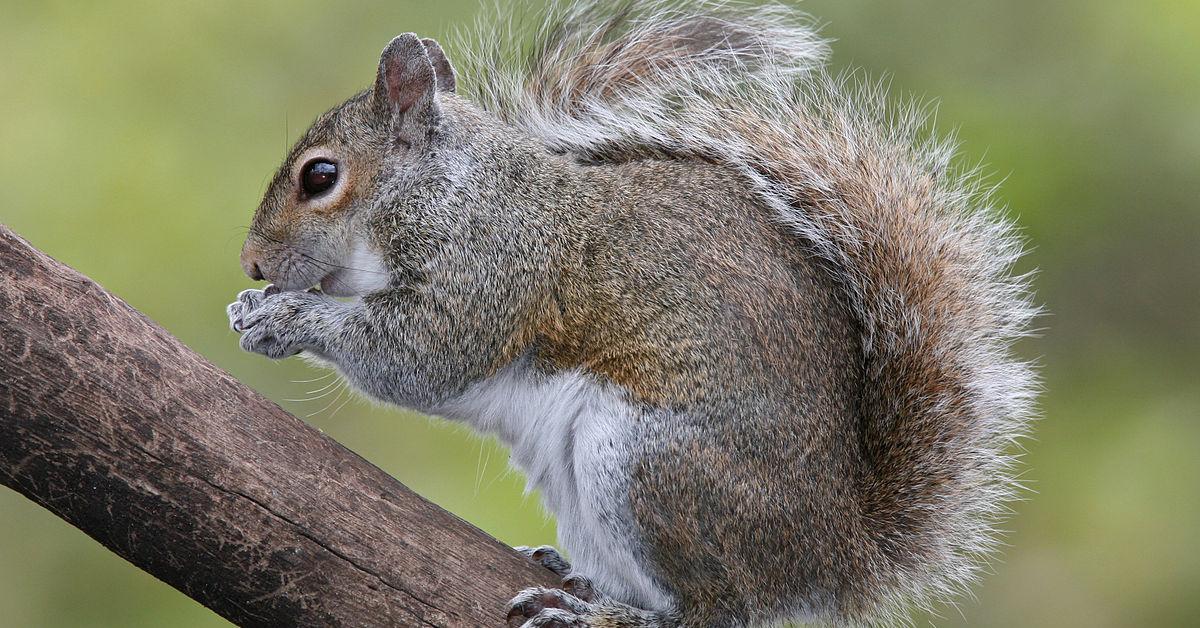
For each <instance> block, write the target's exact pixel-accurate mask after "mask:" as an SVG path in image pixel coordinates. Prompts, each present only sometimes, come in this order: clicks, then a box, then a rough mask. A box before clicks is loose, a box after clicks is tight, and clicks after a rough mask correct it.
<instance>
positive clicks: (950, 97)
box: [0, 0, 1200, 627]
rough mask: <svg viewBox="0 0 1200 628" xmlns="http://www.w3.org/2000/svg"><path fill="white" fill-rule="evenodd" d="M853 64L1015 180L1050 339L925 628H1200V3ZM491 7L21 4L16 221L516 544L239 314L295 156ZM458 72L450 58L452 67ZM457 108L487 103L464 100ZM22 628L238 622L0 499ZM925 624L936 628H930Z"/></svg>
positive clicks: (484, 457) (4, 57)
mask: <svg viewBox="0 0 1200 628" xmlns="http://www.w3.org/2000/svg"><path fill="white" fill-rule="evenodd" d="M803 8H804V9H805V10H807V11H809V12H811V13H812V14H813V15H815V16H817V17H818V18H819V19H820V20H821V21H822V22H823V23H824V24H825V25H826V26H825V28H824V33H825V34H826V35H827V36H830V37H833V38H836V39H837V40H838V41H837V42H836V43H835V45H834V63H835V65H837V66H839V67H861V68H864V69H865V71H866V72H867V73H868V74H870V75H881V74H885V73H886V74H887V75H888V76H889V77H890V81H891V84H892V85H893V87H894V89H895V91H896V92H897V93H911V94H915V95H916V96H917V97H920V98H932V97H936V99H937V101H938V102H939V103H940V105H939V114H938V118H939V121H940V124H939V127H940V128H941V130H942V131H951V130H954V131H956V132H957V135H958V137H959V138H960V140H961V141H962V144H963V163H965V164H968V165H972V164H975V163H983V164H985V166H986V169H987V170H988V171H990V172H993V173H996V178H995V180H996V181H997V182H999V181H1000V180H1001V179H1003V182H1002V186H1001V189H1000V193H999V197H1000V198H1001V199H1002V200H1004V201H1005V202H1006V203H1007V204H1008V205H1009V207H1010V208H1011V210H1012V212H1013V215H1014V216H1015V217H1016V218H1017V220H1018V221H1019V223H1020V224H1021V225H1022V226H1023V227H1024V229H1025V231H1026V233H1027V235H1028V237H1029V240H1030V242H1031V248H1032V252H1031V254H1030V255H1029V257H1028V258H1027V260H1026V262H1025V267H1026V268H1029V269H1032V268H1034V267H1036V268H1039V269H1040V271H1039V274H1038V277H1037V286H1038V292H1039V298H1040V300H1041V301H1042V302H1043V303H1044V304H1045V305H1046V307H1047V310H1048V312H1049V314H1048V315H1047V316H1046V317H1044V318H1043V319H1042V321H1041V324H1042V325H1043V326H1044V327H1045V328H1046V331H1045V333H1044V336H1043V337H1042V338H1040V339H1036V340H1031V341H1029V342H1026V343H1023V344H1022V345H1021V346H1020V347H1019V349H1020V350H1021V351H1022V353H1024V354H1025V355H1028V356H1029V357H1031V358H1037V359H1039V361H1040V362H1041V363H1042V364H1043V365H1044V375H1045V388H1046V394H1045V396H1044V410H1045V419H1044V420H1043V421H1042V422H1041V423H1039V425H1038V426H1037V429H1036V433H1035V437H1034V438H1033V439H1032V440H1030V441H1028V442H1027V443H1026V447H1027V449H1028V453H1027V455H1026V457H1025V460H1026V463H1027V464H1026V472H1025V481H1026V483H1027V484H1028V485H1029V487H1030V488H1031V489H1032V490H1031V491H1030V492H1029V493H1028V494H1027V500H1025V501H1023V502H1021V503H1018V504H1016V505H1015V507H1014V508H1015V511H1016V512H1015V517H1014V518H1013V519H1012V521H1011V522H1010V524H1009V526H1008V527H1009V528H1010V529H1011V530H1012V534H1011V535H1010V536H1009V537H1008V541H1009V543H1010V544H1011V547H1010V548H1009V549H1008V551H1006V552H1005V554H1004V556H1003V558H1002V559H1001V560H999V561H997V562H996V563H995V565H994V569H993V571H994V573H993V574H992V575H990V576H989V577H988V578H987V579H986V581H985V582H984V584H983V585H982V586H980V587H979V588H978V589H977V599H965V600H961V601H960V602H959V604H958V607H957V608H952V607H950V608H945V609H942V611H941V613H940V616H937V617H931V618H930V619H929V621H932V622H934V623H936V624H937V625H945V626H949V625H957V624H960V623H962V624H971V625H981V626H1175V625H1185V624H1191V623H1193V622H1194V621H1195V619H1194V618H1195V617H1196V616H1197V615H1200V551H1197V549H1196V547H1195V545H1196V541H1197V530H1200V499H1197V493H1196V490H1197V489H1196V486H1197V480H1198V479H1200V457H1198V456H1197V454H1196V448H1197V445H1200V368H1198V365H1197V355H1198V354H1200V272H1198V271H1200V253H1198V252H1197V247H1198V245H1200V203H1198V201H1197V199H1198V198H1200V177H1198V176H1197V174H1198V171H1197V162H1198V160H1197V157H1198V156H1200V63H1198V61H1200V38H1198V37H1196V34H1195V33H1196V26H1197V25H1198V24H1200V3H1197V2H1195V1H1190V0H1148V1H1147V2H1141V3H1129V2H1121V1H1118V0H1064V1H1060V2H1040V1H1034V0H1010V1H1008V2H1002V3H1001V2H989V1H985V0H969V1H963V0H917V1H911V2H904V3H894V2H889V1H887V0H869V1H867V0H864V1H853V2H852V1H845V0H843V1H836V0H810V1H809V2H807V3H805V4H804V5H803ZM478 13H479V7H478V6H477V5H476V4H475V3H474V2H465V1H456V0H455V1H451V0H443V1H442V2H439V3H436V5H434V6H433V7H432V8H431V7H430V6H429V5H427V4H426V3H415V2H397V1H395V0H388V1H379V2H363V3H328V2H316V1H313V0H304V1H300V2H281V1H274V2H263V3H241V2H230V1H228V0H219V1H210V2H195V1H190V2H177V3H176V2H173V3H160V2H150V1H149V0H142V1H135V0H128V1H127V0H120V1H116V0H114V1H110V2H102V3H83V2H37V3H35V2H17V3H14V2H13V0H0V15H2V16H3V18H2V19H0V173H2V176H3V180H4V181H5V182H6V185H5V188H4V193H3V194H2V195H0V221H2V222H4V223H5V224H8V225H9V226H11V227H12V228H14V229H15V230H17V231H18V232H19V233H21V234H23V235H24V236H25V237H26V238H28V239H29V240H30V241H31V242H32V243H33V244H34V245H36V246H38V247H40V248H42V249H43V250H45V251H47V252H49V253H50V254H52V255H54V256H55V257H57V258H58V259H60V260H62V261H63V262H66V263H68V264H70V265H72V266H74V267H75V268H77V269H79V270H81V271H82V272H84V273H86V274H88V275H90V276H91V277H92V278H94V279H96V280H97V281H99V282H100V283H101V284H103V285H104V286H106V287H107V288H109V289H110V290H112V291H113V292H115V293H116V294H118V295H120V296H122V297H123V298H125V299H126V300H128V301H129V302H130V303H132V304H133V305H134V306H136V307H138V308H139V309H141V310H142V311H143V312H145V313H147V314H148V315H149V316H151V317H152V318H154V319H155V320H157V321H158V322H160V323H161V324H162V325H163V326H165V327H166V328H167V329H169V330H171V331H172V332H173V333H174V334H175V335H177V336H178V337H179V338H180V339H182V340H183V341H184V342H185V343H187V344H188V345H190V346H192V347H194V348H195V349H197V350H198V351H200V352H201V353H203V354H205V355H206V356H207V357H208V358H210V359H212V360H213V361H215V362H216V363H218V364H220V365H222V366H223V367H225V368H226V369H228V370H229V371H231V372H232V373H233V374H234V375H235V376H237V377H238V378H239V379H241V380H242V381H244V382H246V383H247V384H249V385H251V386H253V387H255V388H257V389H259V390H261V391H263V392H265V393H266V394H267V395H268V396H270V397H271V398H273V399H276V400H278V401H279V402H280V403H282V404H283V405H284V407H286V408H288V409H289V410H291V411H292V412H294V413H296V414H298V415H299V416H302V417H303V416H307V417H308V420H310V421H311V422H312V423H313V424H315V425H317V426H319V427H320V428H321V429H323V430H325V431H326V432H328V433H329V434H330V435H332V436H333V437H335V438H337V439H338V440H340V441H341V442H343V443H345V444H346V445H347V446H349V447H350V448H351V449H353V450H355V451H357V452H359V453H360V454H362V455H363V456H365V457H366V458H368V459H370V460H372V461H374V462H375V463H376V464H379V465H380V466H382V467H383V468H384V469H386V470H387V471H388V472H390V473H392V474H393V475H395V476H396V477H398V478H400V479H401V480H402V481H404V482H405V483H406V484H408V485H410V486H412V487H413V488H414V489H416V490H417V491H419V492H420V493H422V494H423V495H425V496H427V497H429V498H430V499H432V500H433V501H435V502H437V503H439V504H441V505H443V506H445V507H446V508H448V509H449V510H451V511H453V512H455V513H457V514H459V515H460V516H462V517H463V518H465V519H467V520H468V521H471V522H473V523H474V524H476V525H478V526H479V527H481V528H483V529H484V530H486V531H488V532H490V533H491V534H493V535H496V536H498V537H499V538H500V539H502V540H503V541H505V542H508V543H512V544H537V543H543V542H552V541H553V538H554V534H553V522H552V520H551V519H550V518H549V517H548V516H546V515H545V514H544V513H543V512H542V510H541V508H540V506H539V505H538V502H537V499H536V497H535V496H524V495H523V493H522V487H523V481H522V479H521V478H520V477H519V476H518V474H516V473H513V472H511V471H508V470H507V467H506V462H505V453H504V451H503V449H502V448H500V447H497V446H496V445H495V444H494V443H493V442H492V441H490V440H483V439H480V438H478V437H476V436H473V435H471V434H470V433H469V432H468V431H467V430H466V429H463V428H459V427H455V426H451V425H447V424H445V423H442V422H437V421H432V420H429V419H425V418H422V417H418V416H414V415H410V414H406V413H404V412H399V411H396V410H393V409H387V408H381V407H373V406H371V405H370V404H368V403H365V402H362V401H359V400H350V401H349V402H348V403H346V404H345V405H344V406H343V405H342V403H343V401H346V400H347V399H348V398H349V397H348V395H347V396H342V397H340V398H335V397H332V396H330V397H325V398H322V399H319V400H313V401H290V400H293V399H304V398H307V397H311V396H314V395H312V394H310V393H309V391H313V390H315V389H319V388H320V387H321V386H323V385H325V383H327V382H328V381H329V380H320V381H316V382H303V381H301V380H312V379H314V378H318V377H320V376H321V373H319V372H317V371H314V370H312V369H309V368H307V367H305V366H304V365H303V364H302V363H300V362H299V361H297V360H290V361H286V362H284V363H272V362H269V361H267V360H265V359H262V358H258V357H255V356H250V355H246V354H243V353H241V352H240V351H239V350H238V348H237V343H236V339H235V337H234V335H233V334H232V333H231V332H228V331H226V323H225V317H224V314H223V307H224V305H225V304H226V303H227V302H228V301H230V300H231V298H232V297H233V295H234V294H235V293H236V291H237V290H240V289H242V288H244V287H246V286H247V285H249V282H248V281H247V280H246V279H245V277H243V276H242V274H241V271H240V270H239V267H238V264H237V254H238V249H239V247H240V244H241V239H242V237H243V235H244V230H245V226H246V225H247V224H248V222H249V218H250V215H251V212H252V210H253V208H254V206H255V204H256V203H257V201H258V195H259V194H260V193H261V192H262V190H263V189H264V187H265V185H266V183H267V181H268V179H269V177H270V176H271V174H272V172H273V169H274V168H275V166H276V164H277V163H278V160H280V159H281V158H282V157H283V152H284V150H285V148H286V147H287V146H288V144H289V143H290V142H291V141H292V140H293V139H294V138H295V137H296V136H297V135H298V134H299V132H300V131H301V130H302V128H303V127H304V126H305V125H306V124H307V122H308V121H309V120H311V119H312V118H313V117H314V116H315V115H316V114H318V113H319V112H320V111H322V110H323V109H325V108H327V107H329V106H331V105H333V104H334V103H335V102H337V101H338V100H340V99H341V98H343V97H345V96H347V95H349V94H351V93H352V92H353V91H354V90H356V89H358V88H360V87H361V86H363V85H366V84H368V83H369V82H370V81H371V80H372V78H373V71H374V65H375V60H376V58H377V56H376V55H377V54H378V52H379V50H380V49H381V48H382V47H383V45H384V44H385V43H386V42H387V41H388V40H389V39H390V38H391V37H392V36H393V35H395V34H396V33H398V32H401V31H406V30H412V31H417V32H420V33H422V34H424V35H430V36H435V37H439V38H441V39H443V40H445V39H447V38H448V35H449V34H450V33H451V32H452V31H453V30H454V29H455V28H456V27H457V26H461V25H467V24H469V23H470V22H471V21H472V20H473V19H474V17H475V16H476V15H477V14H478ZM455 51H456V49H455V48H454V47H453V46H450V49H449V52H450V54H451V57H452V58H453V55H454V53H455ZM462 80H467V81H469V80H470V77H463V78H462ZM0 609H3V612H4V617H3V619H2V620H0V623H3V624H5V625H12V626H82V625H88V626H158V625H163V626H167V625H169V626H181V627H183V626H215V625H222V624H223V621H222V620H221V619H220V618H218V617H216V616H215V615H214V614H212V613H210V612H208V611H207V610H206V609H204V608H202V607H200V606H199V605H197V604H195V603H194V602H191V601H190V600H188V598H186V597H184V596H183V595H181V594H179V593H177V592H175V591H174V590H173V589H171V588H170V587H168V586H166V585H164V584H162V583H160V582H158V581H156V580H154V579H153V578H152V577H150V576H148V575H146V574H144V573H142V572H140V571H139V570H137V569H136V568H134V567H132V566H130V565H129V564H127V563H125V562H124V561H122V560H120V559H118V558H116V557H115V556H114V555H112V554H110V553H108V552H107V551H106V550H104V549H103V548H102V547H100V546H99V545H97V544H96V543H95V542H93V541H91V540H90V539H88V538H87V537H85V536H84V535H83V534H81V533H79V532H78V531H76V530H75V529H73V528H71V527H70V526H68V525H66V524H65V523H62V522H61V521H59V520H57V519H56V518H54V517H53V516H51V515H49V514H48V513H46V512H45V511H43V510H41V509H40V508H38V507H36V506H34V505H33V504H31V503H30V502H28V501H26V500H25V499H24V498H22V497H20V496H19V495H17V494H15V493H13V492H11V491H8V490H3V491H0ZM925 621H926V620H925V619H921V623H925Z"/></svg>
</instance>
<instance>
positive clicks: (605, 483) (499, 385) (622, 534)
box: [435, 360, 671, 610]
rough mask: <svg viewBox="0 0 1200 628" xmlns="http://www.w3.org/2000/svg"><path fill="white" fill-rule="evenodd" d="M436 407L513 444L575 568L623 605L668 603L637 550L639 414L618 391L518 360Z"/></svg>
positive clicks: (573, 374) (572, 373)
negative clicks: (633, 504)
mask: <svg viewBox="0 0 1200 628" xmlns="http://www.w3.org/2000/svg"><path fill="white" fill-rule="evenodd" d="M435 413H436V414H439V415H442V416H445V417H447V418H451V419H457V420H461V421H464V422H467V423H470V424H472V425H474V426H475V427H476V428H477V429H479V430H480V431H482V432H487V433H491V434H496V435H497V436H499V438H500V439H501V440H502V441H504V442H505V443H506V444H507V445H508V446H509V447H510V448H511V449H512V456H511V459H512V462H513V464H514V465H516V466H517V467H519V468H520V469H521V470H522V471H524V472H525V474H526V476H527V478H528V487H529V488H530V489H533V488H537V489H539V490H540V491H541V493H542V497H543V499H544V501H545V504H546V507H547V508H548V509H549V510H550V511H551V512H553V513H554V514H555V516H556V517H557V519H558V537H559V544H560V549H562V550H565V551H566V553H567V555H568V557H569V559H570V561H571V562H572V568H573V570H574V571H575V572H576V573H579V574H580V575H583V576H587V577H588V578H591V579H592V581H593V583H594V584H595V585H596V588H597V590H599V591H601V592H602V593H604V594H606V595H609V596H611V597H613V598H615V599H617V600H620V601H623V602H626V603H628V604H632V605H635V606H638V607H641V608H646V609H653V610H665V609H666V608H668V607H669V606H670V603H671V600H670V597H669V596H668V595H667V593H666V592H665V591H663V590H662V589H661V588H659V587H658V586H657V585H655V584H654V581H653V580H652V579H651V578H650V576H649V574H648V573H647V571H646V569H645V567H644V566H643V563H642V560H640V559H639V558H638V557H637V554H636V551H637V540H636V533H635V530H634V527H635V524H634V522H633V518H632V516H631V514H630V509H629V497H628V488H629V468H630V458H631V450H630V443H629V440H630V438H631V436H632V430H633V427H634V425H636V421H637V417H638V415H639V414H640V413H641V410H640V409H639V408H638V407H636V406H635V405H633V404H631V403H629V402H628V401H627V400H626V398H625V395H623V394H622V393H621V391H620V389H619V388H617V387H616V386H615V385H614V384H610V383H604V382H601V381H599V380H598V379H596V378H594V377H592V376H590V375H588V374H586V373H584V372H582V371H578V370H576V371H570V372H565V373H558V374H554V375H550V376H545V375H542V374H540V373H538V372H536V371H535V370H533V369H531V368H530V367H529V365H528V362H527V361H526V360H518V361H517V362H515V363H514V364H512V365H510V366H508V367H505V368H504V369H503V370H501V371H500V372H498V373H497V374H496V375H494V376H493V377H491V378H489V379H487V380H485V381H482V382H479V383H477V384H475V385H473V386H472V387H471V388H470V389H468V390H467V391H466V392H465V393H464V394H463V395H462V396H460V397H459V398H457V399H455V400H453V401H452V402H449V403H446V404H444V405H443V406H442V407H440V408H438V409H437V411H436V412H435Z"/></svg>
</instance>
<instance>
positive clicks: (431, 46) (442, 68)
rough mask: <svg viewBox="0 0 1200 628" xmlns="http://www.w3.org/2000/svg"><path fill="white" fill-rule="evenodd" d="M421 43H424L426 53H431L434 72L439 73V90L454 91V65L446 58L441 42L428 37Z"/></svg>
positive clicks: (430, 58)
mask: <svg viewBox="0 0 1200 628" xmlns="http://www.w3.org/2000/svg"><path fill="white" fill-rule="evenodd" d="M421 43H422V44H424V46H425V54H428V55H429V61H430V63H432V64H433V72H434V74H436V75H437V88H438V91H439V92H452V91H454V86H455V80H454V66H452V65H450V60H449V59H447V58H446V51H444V50H442V46H441V45H440V44H438V43H437V42H436V41H434V40H432V39H429V38H428V37H426V38H425V39H422V40H421Z"/></svg>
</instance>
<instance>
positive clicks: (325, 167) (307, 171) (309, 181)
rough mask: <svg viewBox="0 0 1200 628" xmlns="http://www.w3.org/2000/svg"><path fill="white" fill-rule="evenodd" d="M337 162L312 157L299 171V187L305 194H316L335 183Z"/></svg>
mask: <svg viewBox="0 0 1200 628" xmlns="http://www.w3.org/2000/svg"><path fill="white" fill-rule="evenodd" d="M337 177H338V168H337V164H335V163H333V162H332V161H329V160H327V159H314V160H312V161H310V162H308V163H306V164H304V169H303V170H301V171H300V188H301V189H303V190H304V195H305V196H317V195H318V194H321V193H323V192H325V191H326V190H328V189H329V188H331V187H333V184H334V183H337Z"/></svg>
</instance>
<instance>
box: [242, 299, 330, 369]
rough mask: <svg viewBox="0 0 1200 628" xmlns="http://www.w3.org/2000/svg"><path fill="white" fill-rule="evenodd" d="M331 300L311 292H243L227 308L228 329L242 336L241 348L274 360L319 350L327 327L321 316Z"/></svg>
mask: <svg viewBox="0 0 1200 628" xmlns="http://www.w3.org/2000/svg"><path fill="white" fill-rule="evenodd" d="M329 301H330V299H329V297H326V296H325V295H322V294H319V293H311V292H279V290H278V289H275V288H274V286H267V289H266V290H243V291H242V292H240V293H239V294H238V298H237V301H234V302H233V303H230V304H229V306H228V307H227V308H225V313H226V314H227V315H228V316H229V327H230V328H231V329H233V331H236V332H238V333H240V334H242V339H241V341H240V344H241V347H242V349H245V350H246V351H250V352H253V353H260V354H262V355H265V356H267V357H268V358H272V359H276V360H278V359H281V358H286V357H288V356H292V355H296V354H297V353H300V352H301V351H304V350H306V349H315V348H317V346H316V345H317V340H318V334H319V333H320V332H321V330H323V329H326V328H327V326H326V325H325V324H323V323H322V321H321V320H320V319H321V316H320V315H321V314H322V312H323V311H324V308H325V307H326V306H327V305H328V302H329Z"/></svg>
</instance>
